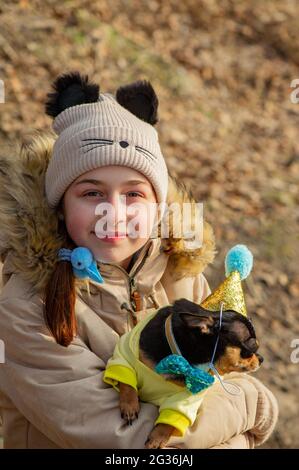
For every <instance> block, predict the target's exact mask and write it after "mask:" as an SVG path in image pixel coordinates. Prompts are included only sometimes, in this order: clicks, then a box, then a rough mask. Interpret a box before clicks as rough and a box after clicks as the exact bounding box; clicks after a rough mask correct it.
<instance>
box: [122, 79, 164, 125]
mask: <svg viewBox="0 0 299 470" xmlns="http://www.w3.org/2000/svg"><path fill="white" fill-rule="evenodd" d="M116 101H117V102H118V103H119V104H120V105H121V106H123V107H124V108H126V109H127V110H128V111H130V112H131V113H133V114H134V115H135V116H137V117H138V118H139V119H142V120H143V121H145V122H148V123H149V124H152V125H154V124H156V123H157V122H158V116H157V113H158V104H159V101H158V98H157V95H156V93H155V90H154V89H153V87H152V85H151V84H150V82H147V81H146V80H139V81H137V82H134V83H131V84H130V85H126V86H122V87H120V88H118V90H117V91H116Z"/></svg>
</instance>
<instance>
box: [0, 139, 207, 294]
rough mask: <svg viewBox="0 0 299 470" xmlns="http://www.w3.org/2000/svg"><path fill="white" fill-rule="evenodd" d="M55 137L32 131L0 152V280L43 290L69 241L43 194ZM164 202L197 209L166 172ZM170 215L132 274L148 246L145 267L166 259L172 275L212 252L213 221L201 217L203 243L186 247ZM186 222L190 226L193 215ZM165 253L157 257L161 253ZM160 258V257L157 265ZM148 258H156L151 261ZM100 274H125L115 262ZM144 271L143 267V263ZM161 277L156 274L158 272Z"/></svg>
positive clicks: (201, 265)
mask: <svg viewBox="0 0 299 470" xmlns="http://www.w3.org/2000/svg"><path fill="white" fill-rule="evenodd" d="M55 140H56V136H55V135H54V134H53V133H47V134H40V135H36V136H35V137H34V138H33V139H32V141H31V142H30V143H28V144H26V145H25V144H21V145H19V146H18V147H17V151H16V153H15V154H14V153H9V152H7V153H6V154H4V155H0V227H1V234H0V257H1V260H2V261H4V279H3V282H6V281H7V280H8V279H9V276H10V275H11V273H14V272H17V273H19V274H20V275H21V276H22V278H23V279H24V280H26V281H28V282H29V283H30V284H31V286H32V289H33V291H40V290H43V289H44V288H45V286H46V284H47V282H48V280H49V277H50V276H51V274H52V272H53V268H54V266H55V264H56V263H57V252H58V250H59V249H60V248H62V247H63V246H66V243H67V234H66V232H65V231H64V232H63V231H61V223H60V222H59V220H58V217H57V212H56V211H55V210H52V209H50V208H49V206H48V203H47V200H46V198H45V193H44V177H45V172H46V169H47V166H48V162H49V160H50V158H51V155H52V150H53V145H54V143H55ZM168 183H169V184H168V194H167V204H168V205H169V206H170V205H171V204H172V203H179V204H184V203H187V202H189V203H191V204H192V207H193V210H192V211H191V216H190V217H193V222H194V214H198V212H197V210H198V209H197V208H196V201H195V199H194V197H193V196H192V193H191V192H190V191H188V190H187V189H186V187H185V186H184V185H183V184H181V183H179V182H178V181H177V180H176V179H175V178H173V177H169V182H168ZM173 219H174V217H172V216H171V217H170V227H169V237H168V238H167V239H165V238H164V239H163V238H161V235H160V233H159V235H158V238H157V239H150V240H149V241H148V242H147V243H146V244H145V246H144V247H143V249H142V250H141V252H140V253H139V256H138V257H137V259H136V260H135V262H134V265H133V266H132V268H131V270H130V273H127V274H128V275H131V274H132V273H133V272H134V270H135V269H136V268H137V267H138V266H139V264H140V263H142V262H143V260H144V257H145V253H146V250H147V248H148V247H149V250H150V251H149V256H148V259H149V260H151V261H150V262H148V264H146V265H147V267H148V272H149V274H151V275H152V276H153V277H155V276H154V274H155V273H153V270H154V269H157V270H159V269H161V270H162V268H163V266H164V264H165V263H166V260H168V267H169V269H171V271H172V274H173V276H174V279H180V278H182V277H184V276H194V275H196V274H199V273H200V272H202V271H203V270H204V269H205V267H206V266H207V265H208V264H209V263H211V262H212V261H213V259H214V256H215V240H214V234H213V230H212V228H211V226H210V225H209V224H208V223H207V222H204V225H203V244H202V246H201V247H200V248H196V249H187V248H186V245H185V240H184V238H183V237H182V238H174V230H173V229H174V227H173V225H172V224H173ZM189 226H191V227H192V226H194V224H193V223H192V220H191V221H190V224H189ZM159 232H160V231H159ZM161 253H162V254H163V255H164V256H162V257H161V256H160V257H159V256H158V255H160V254H161ZM158 260H159V263H160V262H161V265H159V266H160V268H158V264H159V263H158ZM152 263H156V264H157V266H155V264H153V265H152ZM100 269H101V272H102V274H103V276H106V277H110V276H119V275H121V274H122V275H125V273H124V272H123V273H122V272H121V269H120V268H119V267H117V266H113V264H109V263H108V264H104V263H102V264H101V265H100ZM142 274H143V275H144V267H142ZM156 275H157V276H159V273H158V272H157V273H156Z"/></svg>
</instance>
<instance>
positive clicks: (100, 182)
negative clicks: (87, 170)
mask: <svg viewBox="0 0 299 470" xmlns="http://www.w3.org/2000/svg"><path fill="white" fill-rule="evenodd" d="M85 183H89V184H94V185H96V186H100V185H103V186H105V185H106V183H105V182H104V181H101V180H95V179H90V178H89V179H84V180H80V181H78V182H77V183H76V184H75V186H78V185H79V184H85ZM128 184H135V185H137V184H148V183H147V182H146V181H141V180H130V181H125V182H124V183H122V186H125V185H128Z"/></svg>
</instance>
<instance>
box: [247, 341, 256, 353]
mask: <svg viewBox="0 0 299 470" xmlns="http://www.w3.org/2000/svg"><path fill="white" fill-rule="evenodd" d="M245 344H246V348H248V349H250V351H252V352H256V351H257V349H258V344H257V341H256V339H255V338H249V339H248V340H247V341H245Z"/></svg>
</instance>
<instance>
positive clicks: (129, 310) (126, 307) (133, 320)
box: [120, 302, 137, 326]
mask: <svg viewBox="0 0 299 470" xmlns="http://www.w3.org/2000/svg"><path fill="white" fill-rule="evenodd" d="M120 308H121V310H123V309H126V310H127V312H128V313H129V314H130V318H131V320H132V322H133V326H135V325H137V316H136V313H135V312H134V310H132V309H131V308H130V307H129V305H128V303H127V302H123V303H122V304H121V306H120Z"/></svg>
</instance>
